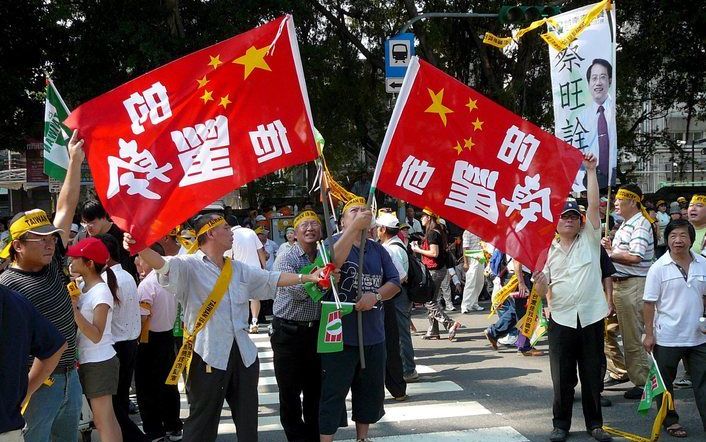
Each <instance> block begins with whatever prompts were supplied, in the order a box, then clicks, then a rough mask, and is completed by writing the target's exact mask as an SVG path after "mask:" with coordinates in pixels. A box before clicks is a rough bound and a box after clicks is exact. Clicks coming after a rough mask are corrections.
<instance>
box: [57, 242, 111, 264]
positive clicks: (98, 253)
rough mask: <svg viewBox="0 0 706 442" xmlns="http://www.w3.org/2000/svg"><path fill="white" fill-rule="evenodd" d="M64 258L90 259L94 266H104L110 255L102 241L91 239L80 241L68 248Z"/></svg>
mask: <svg viewBox="0 0 706 442" xmlns="http://www.w3.org/2000/svg"><path fill="white" fill-rule="evenodd" d="M66 256H70V257H72V258H86V259H90V260H91V261H93V262H95V263H96V264H105V263H107V262H108V260H109V259H110V253H109V252H108V248H107V247H106V246H105V244H103V241H101V240H100V239H98V238H93V237H89V238H86V239H82V240H81V241H79V242H78V243H77V244H74V245H73V246H69V248H68V250H66Z"/></svg>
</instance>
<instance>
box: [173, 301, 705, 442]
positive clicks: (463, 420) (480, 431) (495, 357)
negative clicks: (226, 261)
mask: <svg viewBox="0 0 706 442" xmlns="http://www.w3.org/2000/svg"><path fill="white" fill-rule="evenodd" d="M451 316H452V317H454V318H455V319H458V320H459V321H461V322H462V323H463V324H464V328H463V329H462V330H461V331H460V332H459V335H458V336H459V337H458V341H457V342H449V341H447V340H441V341H423V340H422V339H421V338H420V337H419V336H415V337H414V345H415V349H416V360H417V364H418V370H419V372H420V374H421V379H420V382H418V383H414V384H409V386H408V394H409V396H410V398H409V400H408V401H406V402H395V401H394V400H393V399H391V398H390V397H389V395H388V398H387V399H386V402H385V410H386V415H385V417H384V418H383V421H382V422H381V423H378V424H376V425H373V426H371V432H370V434H369V436H370V437H372V438H373V439H374V440H375V441H377V442H381V441H385V442H436V441H444V442H451V441H454V442H455V441H464V442H469V441H470V442H472V441H481V442H514V441H545V440H548V434H549V432H550V431H551V418H552V414H551V404H552V390H551V378H550V374H549V361H548V357H547V356H541V357H525V356H523V355H521V354H519V353H517V352H516V351H515V350H514V348H505V349H501V350H499V351H497V352H496V351H493V350H492V349H491V348H490V346H489V345H488V343H487V341H486V340H485V338H484V337H483V335H482V331H483V329H484V328H485V327H486V326H487V325H488V324H489V322H490V319H488V318H487V314H486V313H484V312H476V313H472V314H470V315H461V314H459V313H458V312H453V313H451ZM413 320H414V323H415V324H416V326H417V329H419V330H420V331H421V330H425V327H426V315H425V311H424V310H423V309H418V310H416V311H415V312H414V317H413ZM263 328H264V327H263ZM253 339H254V341H255V343H256V344H257V346H258V348H259V350H260V364H261V372H260V387H259V389H260V418H259V428H260V440H261V441H265V442H285V441H286V438H285V437H284V432H283V431H282V428H281V426H280V423H279V415H278V404H277V393H276V392H277V385H276V382H275V378H274V371H273V368H272V350H271V348H270V345H269V339H268V337H267V335H266V333H264V332H262V333H260V334H258V335H254V336H253ZM538 348H540V349H542V350H546V349H547V345H546V341H544V342H542V343H541V344H540V345H539V347H538ZM628 386H629V384H623V385H621V386H619V387H621V388H620V389H614V390H609V391H607V392H606V396H607V397H608V398H610V399H611V400H612V401H613V406H612V407H609V408H604V409H603V410H604V414H603V416H604V421H605V424H606V425H611V426H613V427H616V428H620V429H622V430H625V431H629V432H633V433H638V434H641V435H645V436H646V435H648V433H649V431H650V428H651V425H652V419H653V418H654V415H655V413H656V410H652V412H651V413H650V415H649V416H648V417H643V416H640V415H638V414H637V412H636V408H637V402H636V401H628V400H626V399H624V398H623V396H622V393H623V391H624V390H625V389H627V388H628ZM579 395H580V393H579V392H577V402H576V403H575V407H574V420H573V425H572V432H571V437H570V440H571V441H590V440H593V439H592V438H590V437H589V436H588V435H587V434H586V433H585V431H584V424H583V416H582V413H581V404H580V399H578V397H579ZM676 398H677V407H678V410H679V412H680V416H681V421H682V424H683V425H684V426H685V427H686V428H687V429H688V430H690V436H691V437H690V438H691V440H706V434H704V432H703V431H702V430H701V421H700V419H699V416H698V412H697V411H696V407H695V404H694V399H693V393H692V391H691V389H686V390H678V391H677V392H676ZM348 405H349V410H350V403H349V404H348ZM186 413H187V406H186V398H185V397H183V398H182V414H183V416H184V417H186ZM336 438H337V440H354V439H355V431H354V427H353V426H352V425H351V426H349V427H348V428H346V429H341V430H339V432H338V434H337V436H336ZM218 440H219V441H233V440H235V427H234V425H233V422H232V420H231V418H230V410H229V408H228V406H227V404H226V405H225V407H224V410H223V416H222V419H221V424H220V428H219V438H218ZM662 440H672V438H671V437H670V436H668V435H667V434H663V436H662Z"/></svg>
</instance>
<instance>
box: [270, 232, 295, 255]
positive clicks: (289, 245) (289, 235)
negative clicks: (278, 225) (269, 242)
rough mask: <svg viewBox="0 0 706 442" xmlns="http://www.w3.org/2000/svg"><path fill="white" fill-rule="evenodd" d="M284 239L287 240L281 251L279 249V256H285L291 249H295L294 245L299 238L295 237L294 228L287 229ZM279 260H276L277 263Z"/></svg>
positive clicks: (280, 247) (280, 248) (281, 246)
mask: <svg viewBox="0 0 706 442" xmlns="http://www.w3.org/2000/svg"><path fill="white" fill-rule="evenodd" d="M284 238H285V239H286V241H285V242H283V243H282V244H281V245H280V246H279V249H277V256H278V257H279V256H284V254H285V253H287V252H289V249H291V248H292V247H294V243H296V242H297V238H296V236H295V235H294V227H291V226H290V227H287V229H286V230H285V231H284ZM276 260H277V258H275V261H276Z"/></svg>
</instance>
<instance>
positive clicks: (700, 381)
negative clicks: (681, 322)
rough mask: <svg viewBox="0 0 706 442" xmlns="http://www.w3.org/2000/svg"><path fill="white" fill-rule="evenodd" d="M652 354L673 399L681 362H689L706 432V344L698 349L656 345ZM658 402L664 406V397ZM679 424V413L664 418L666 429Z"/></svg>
mask: <svg viewBox="0 0 706 442" xmlns="http://www.w3.org/2000/svg"><path fill="white" fill-rule="evenodd" d="M652 353H653V355H654V357H655V360H656V361H657V367H659V371H660V373H661V374H662V380H664V386H665V387H667V390H668V391H669V392H670V393H671V394H672V397H674V388H673V386H672V383H673V382H674V379H675V378H676V376H677V367H678V366H679V360H681V359H683V360H684V362H687V361H688V364H689V369H690V370H691V372H690V374H691V385H692V388H693V390H694V399H695V400H696V408H698V410H699V414H700V415H701V424H702V425H703V426H704V430H706V344H701V345H698V346H696V347H663V346H660V345H655V346H654V349H653V350H652ZM657 401H658V402H657V403H658V404H662V395H659V397H658V398H657ZM675 408H676V407H675ZM678 422H679V415H678V414H677V411H676V410H674V411H667V417H665V418H664V426H665V428H666V427H669V426H671V425H674V424H676V423H678Z"/></svg>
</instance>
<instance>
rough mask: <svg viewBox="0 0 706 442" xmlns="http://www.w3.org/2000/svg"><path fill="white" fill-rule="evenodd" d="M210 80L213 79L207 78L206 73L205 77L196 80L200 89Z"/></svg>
mask: <svg viewBox="0 0 706 442" xmlns="http://www.w3.org/2000/svg"><path fill="white" fill-rule="evenodd" d="M209 81H211V80H209V79H207V78H206V76H205V75H204V76H203V78H201V79H200V80H196V82H197V83H198V84H199V87H198V88H199V89H201V88H202V87H204V86H206V84H207V83H208V82H209Z"/></svg>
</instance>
